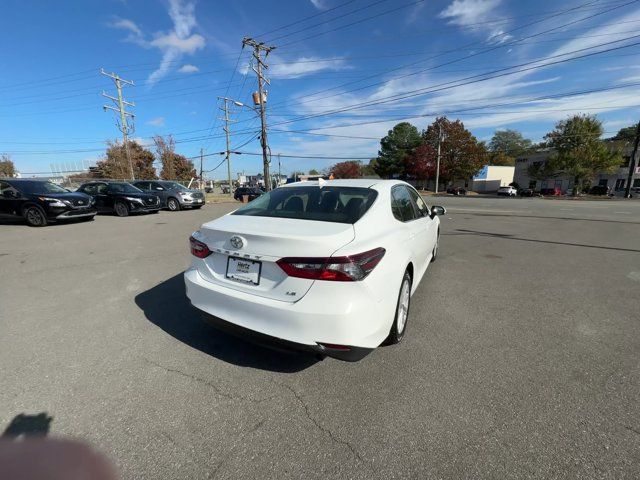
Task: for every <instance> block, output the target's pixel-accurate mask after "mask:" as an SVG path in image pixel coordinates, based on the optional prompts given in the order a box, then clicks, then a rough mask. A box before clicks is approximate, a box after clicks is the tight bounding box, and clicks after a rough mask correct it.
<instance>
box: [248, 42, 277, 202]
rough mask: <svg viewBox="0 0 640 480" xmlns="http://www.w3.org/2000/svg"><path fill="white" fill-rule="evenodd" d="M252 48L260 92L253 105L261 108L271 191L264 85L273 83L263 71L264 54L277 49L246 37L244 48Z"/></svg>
mask: <svg viewBox="0 0 640 480" xmlns="http://www.w3.org/2000/svg"><path fill="white" fill-rule="evenodd" d="M247 45H248V46H250V47H252V48H253V58H255V60H256V66H254V67H252V68H253V71H254V72H256V75H257V76H258V91H257V92H256V93H254V94H253V103H254V105H257V106H259V108H260V123H261V126H262V128H261V134H260V145H261V146H262V165H263V170H264V171H263V175H264V187H265V189H266V190H267V191H269V190H271V177H270V174H269V166H270V163H271V158H270V155H269V153H268V150H269V144H268V143H267V112H266V105H265V103H266V101H267V93H266V91H265V90H264V84H265V83H266V84H267V85H271V82H270V81H269V79H268V78H265V76H264V73H263V69H265V70H266V69H268V68H269V65H267V64H266V63H264V62H263V60H262V53H263V52H264V56H265V58H266V57H267V55H269V52H271V50H273V49H275V48H276V47H268V46H266V45H265V44H264V43H262V42H257V41H256V40H254V39H253V38H249V37H244V38H243V39H242V46H243V47H245V46H247Z"/></svg>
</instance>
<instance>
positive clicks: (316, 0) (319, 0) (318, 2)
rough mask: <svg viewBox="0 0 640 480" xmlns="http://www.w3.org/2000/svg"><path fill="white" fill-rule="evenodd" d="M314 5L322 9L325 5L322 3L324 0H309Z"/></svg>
mask: <svg viewBox="0 0 640 480" xmlns="http://www.w3.org/2000/svg"><path fill="white" fill-rule="evenodd" d="M310 2H311V3H312V4H313V6H314V7H316V8H317V9H318V10H324V9H325V8H327V6H326V5H325V4H324V0H310Z"/></svg>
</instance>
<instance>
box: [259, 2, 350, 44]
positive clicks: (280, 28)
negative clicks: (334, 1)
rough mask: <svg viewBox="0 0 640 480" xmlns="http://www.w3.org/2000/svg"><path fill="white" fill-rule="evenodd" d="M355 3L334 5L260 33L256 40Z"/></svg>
mask: <svg viewBox="0 0 640 480" xmlns="http://www.w3.org/2000/svg"><path fill="white" fill-rule="evenodd" d="M356 1H357V0H348V1H346V2H344V3H342V4H340V5H336V6H335V7H332V8H329V9H327V10H323V11H322V12H319V13H315V14H313V15H309V16H308V17H304V18H301V19H299V20H296V21H294V22H291V23H288V24H286V25H283V26H281V27H278V28H274V29H273V30H269V31H268V32H264V33H261V34H260V35H256V38H260V37H264V36H265V35H270V34H272V33H275V32H279V31H280V30H284V29H285V28H289V27H293V26H294V25H299V24H300V23H303V22H306V21H307V20H311V19H313V18H317V17H320V16H322V15H326V14H327V13H330V12H333V11H335V10H338V9H339V8H344V7H346V6H347V5H349V4H351V3H353V2H356ZM309 28H312V27H309Z"/></svg>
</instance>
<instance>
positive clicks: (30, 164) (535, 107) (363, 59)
mask: <svg viewBox="0 0 640 480" xmlns="http://www.w3.org/2000/svg"><path fill="white" fill-rule="evenodd" d="M308 17H311V18H308ZM305 18H307V20H304V21H300V20H303V19H305ZM638 25H640V1H637V0H636V1H630V0H627V1H624V0H617V1H615V0H599V1H598V0H596V1H593V0H592V1H587V0H584V1H567V2H562V3H558V2H552V1H546V0H540V1H537V2H519V1H518V2H517V1H507V0H424V1H415V0H402V1H401V0H342V1H338V0H278V1H275V0H271V1H264V0H261V1H254V0H244V1H226V2H223V1H219V0H216V1H204V0H200V1H188V0H126V1H125V0H102V1H98V0H93V1H87V0H65V1H64V2H50V1H45V0H40V1H36V0H21V1H16V0H5V1H4V2H3V14H2V16H0V28H1V31H2V32H3V40H2V41H3V42H4V45H3V48H2V51H3V54H2V55H1V56H0V71H2V72H3V75H2V76H1V77H0V92H1V93H2V96H1V97H0V153H4V152H6V153H9V154H10V155H11V157H12V158H13V160H14V161H15V163H16V165H17V167H18V169H19V170H20V171H22V172H25V173H30V172H48V171H50V165H51V164H56V165H58V168H60V166H62V168H65V169H67V168H72V169H73V168H77V166H78V165H80V164H84V165H88V164H91V163H94V162H95V161H96V159H99V158H100V157H101V156H102V155H103V154H104V148H105V141H106V140H108V139H116V138H119V133H118V131H117V130H116V127H115V124H114V123H115V116H114V114H113V113H112V112H103V110H102V105H103V104H104V103H105V99H104V98H102V97H101V96H100V94H101V92H102V91H103V90H105V91H107V92H108V93H111V94H114V93H115V88H114V87H113V84H112V83H111V80H109V79H108V78H106V77H104V76H101V75H100V68H105V70H108V71H110V72H111V71H114V72H117V73H119V74H120V75H121V76H122V77H123V78H125V79H129V80H133V81H135V86H132V87H126V88H125V97H126V99H127V100H130V101H133V102H135V103H136V107H135V108H132V109H131V111H133V112H134V113H135V114H136V118H135V127H136V129H135V133H134V135H133V136H134V137H135V138H138V139H140V141H142V142H145V143H150V138H151V136H152V135H155V134H160V135H168V134H173V135H174V137H175V139H176V140H177V150H178V151H179V152H180V153H182V154H184V155H187V156H195V155H197V154H198V153H199V151H200V148H204V149H205V153H207V154H211V153H215V152H219V151H221V150H222V149H223V148H224V138H223V136H222V135H223V132H222V130H221V122H220V121H219V120H217V119H216V117H217V116H218V115H219V114H220V111H219V110H218V107H219V103H218V101H217V98H216V97H217V96H221V95H225V94H226V95H227V96H229V97H232V98H234V99H237V100H239V101H241V102H245V103H247V104H250V103H251V101H250V98H251V97H250V96H251V92H252V91H254V90H255V89H256V79H255V75H254V73H253V72H252V71H251V70H250V69H249V60H250V52H249V51H248V50H247V49H245V50H244V51H243V50H242V49H241V41H242V38H243V37H244V36H253V37H256V38H258V39H259V40H263V41H265V42H267V43H269V44H270V45H271V44H272V45H275V46H276V47H277V48H276V50H274V51H273V52H272V53H271V54H270V55H269V57H268V63H269V65H270V68H269V70H268V72H267V75H268V77H269V78H270V79H271V86H270V87H268V90H269V96H268V117H269V124H270V126H271V129H270V136H269V143H270V145H271V150H272V153H273V154H274V155H275V154H277V153H281V154H282V155H283V157H282V166H283V171H284V172H287V173H288V172H291V171H292V170H305V171H306V170H308V169H309V168H318V169H321V168H325V167H329V166H330V165H332V164H333V163H336V161H337V160H330V159H309V158H304V157H313V156H329V157H331V156H334V157H350V158H370V157H373V156H375V155H376V153H377V149H378V146H379V140H378V139H379V138H380V137H381V136H383V135H385V134H386V132H387V130H389V129H390V128H391V127H392V126H393V125H394V124H395V123H397V122H399V121H401V120H402V119H404V118H407V119H408V121H410V122H412V123H413V124H414V125H416V126H417V127H418V128H420V129H423V128H425V127H426V125H427V124H428V123H430V122H431V121H433V118H434V115H437V114H447V116H448V117H450V118H460V119H461V120H462V121H463V122H464V123H465V125H466V126H467V127H468V128H469V129H470V130H471V131H472V132H473V133H474V134H475V135H476V136H477V137H478V138H479V139H481V140H488V139H490V138H491V136H492V134H493V132H494V131H495V130H496V129H504V128H515V129H518V130H520V131H522V132H523V134H524V135H525V136H527V137H529V138H532V139H533V140H540V139H541V138H542V136H543V135H544V134H545V133H546V132H547V131H549V130H550V129H551V128H552V127H553V125H554V123H555V122H557V121H558V120H559V119H562V118H565V117H566V116H568V115H570V114H572V113H577V112H585V113H597V114H598V116H599V118H600V119H601V120H603V121H604V128H605V131H606V132H611V133H615V131H617V130H618V129H619V128H621V127H623V126H627V125H630V124H632V123H633V122H635V121H638V116H639V112H638V106H640V100H638V98H639V97H638V95H637V92H638V88H639V87H640V63H639V62H638V59H639V58H640V45H634V44H635V43H638V42H640V37H639V36H638V35H639V33H638ZM605 50H610V51H606V52H603V51H605ZM597 52H603V53H600V54H596V53H597ZM587 55H588V56H587ZM581 56H582V58H576V57H581ZM572 58H573V60H571V59H572ZM498 75H501V76H498ZM488 77H493V78H488ZM409 117H413V118H409ZM232 118H233V119H234V120H235V121H236V122H237V123H234V124H233V125H232V132H233V139H232V146H233V147H234V148H236V149H238V148H239V149H240V150H241V151H244V152H259V151H260V146H259V143H258V140H257V139H255V138H253V137H255V134H256V132H257V129H258V127H259V122H258V120H257V118H256V116H255V115H254V113H253V112H252V111H250V110H248V109H242V108H237V107H236V108H234V110H233V112H232ZM252 139H253V140H252ZM245 142H248V143H247V144H246V145H244V146H242V144H244V143H245ZM221 159H222V157H220V156H218V155H211V156H208V157H206V160H205V169H207V170H210V169H213V168H214V167H216V166H217V165H218V164H219V163H220V160H221ZM274 164H276V165H277V162H276V161H275V158H274ZM65 166H66V167H65ZM275 168H277V166H276V167H275ZM260 170H261V158H260V157H259V156H252V155H242V156H235V157H234V158H233V171H234V173H235V172H238V171H245V172H246V173H256V172H258V171H260ZM210 175H211V176H212V177H214V178H223V177H224V176H225V175H226V169H225V168H224V166H221V167H219V168H218V169H217V170H215V171H213V172H212V173H211V174H210ZM234 176H235V175H234Z"/></svg>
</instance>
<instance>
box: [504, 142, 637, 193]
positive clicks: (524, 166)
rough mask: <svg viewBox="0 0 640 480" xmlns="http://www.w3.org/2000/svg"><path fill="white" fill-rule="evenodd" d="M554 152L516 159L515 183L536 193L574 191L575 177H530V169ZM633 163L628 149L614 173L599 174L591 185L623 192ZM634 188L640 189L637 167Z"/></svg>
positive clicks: (538, 153) (633, 182)
mask: <svg viewBox="0 0 640 480" xmlns="http://www.w3.org/2000/svg"><path fill="white" fill-rule="evenodd" d="M553 153H554V152H553V150H546V151H542V152H537V153H533V154H531V155H525V156H521V157H518V158H516V167H515V174H514V182H516V183H517V184H518V185H519V186H520V187H521V188H531V189H533V190H535V191H541V190H548V189H554V190H557V191H559V192H560V193H562V194H565V193H570V192H571V191H572V190H573V180H574V179H573V177H569V176H566V175H559V176H557V177H553V178H546V179H535V178H532V177H531V176H530V175H529V168H530V167H532V166H534V165H540V166H542V165H543V164H544V163H546V162H547V161H548V160H549V157H551V155H553ZM630 161H631V148H630V147H627V148H625V149H624V150H623V152H622V162H621V163H620V166H619V167H618V169H617V170H616V171H615V172H613V173H606V172H602V173H598V174H596V176H595V177H594V178H593V180H592V183H591V185H599V186H602V187H608V188H610V189H611V191H612V192H622V191H624V189H625V186H626V182H627V176H628V175H629V162H630ZM631 182H632V184H631V186H632V187H640V167H636V170H635V172H634V175H633V177H632V180H631Z"/></svg>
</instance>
